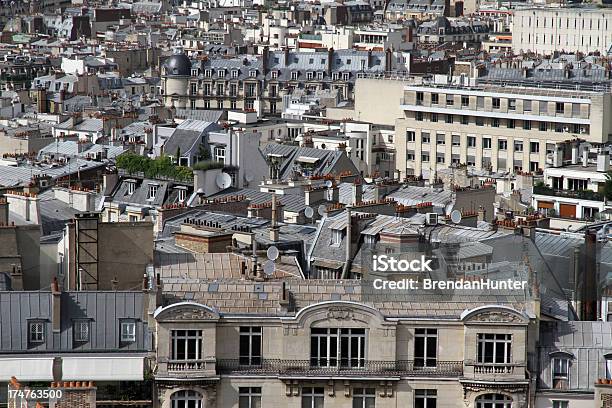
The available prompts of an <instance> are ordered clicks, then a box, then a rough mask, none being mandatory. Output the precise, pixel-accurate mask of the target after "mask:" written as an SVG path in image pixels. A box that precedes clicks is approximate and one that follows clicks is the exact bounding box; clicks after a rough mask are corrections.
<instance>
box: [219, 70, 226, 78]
mask: <svg viewBox="0 0 612 408" xmlns="http://www.w3.org/2000/svg"><path fill="white" fill-rule="evenodd" d="M217 76H218V77H219V78H225V70H224V69H220V70H218V71H217Z"/></svg>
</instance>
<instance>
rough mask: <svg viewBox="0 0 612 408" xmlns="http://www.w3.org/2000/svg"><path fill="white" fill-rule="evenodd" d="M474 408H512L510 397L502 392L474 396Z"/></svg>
mask: <svg viewBox="0 0 612 408" xmlns="http://www.w3.org/2000/svg"><path fill="white" fill-rule="evenodd" d="M476 408H512V398H510V397H509V396H507V395H504V394H485V395H481V396H479V397H478V398H476Z"/></svg>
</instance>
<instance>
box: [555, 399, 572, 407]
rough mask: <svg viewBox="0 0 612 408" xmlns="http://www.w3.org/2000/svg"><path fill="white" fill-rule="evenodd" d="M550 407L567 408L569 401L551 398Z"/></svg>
mask: <svg viewBox="0 0 612 408" xmlns="http://www.w3.org/2000/svg"><path fill="white" fill-rule="evenodd" d="M552 403H553V405H552V408H569V401H561V400H553V402H552Z"/></svg>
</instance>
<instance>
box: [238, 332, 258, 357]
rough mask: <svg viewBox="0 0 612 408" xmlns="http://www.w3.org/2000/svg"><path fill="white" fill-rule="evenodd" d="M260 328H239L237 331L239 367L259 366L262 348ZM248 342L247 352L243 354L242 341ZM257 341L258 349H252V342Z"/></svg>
mask: <svg viewBox="0 0 612 408" xmlns="http://www.w3.org/2000/svg"><path fill="white" fill-rule="evenodd" d="M262 331H263V330H262V328H261V327H260V326H241V327H240V329H239V339H240V342H239V355H238V358H239V361H240V365H248V366H250V365H261V363H262V356H261V354H262V348H263V343H262V340H263V336H262ZM243 338H246V339H247V340H248V350H247V351H246V352H245V353H243V350H242V339H243ZM256 338H257V339H259V349H258V350H256V347H254V344H253V340H254V339H256Z"/></svg>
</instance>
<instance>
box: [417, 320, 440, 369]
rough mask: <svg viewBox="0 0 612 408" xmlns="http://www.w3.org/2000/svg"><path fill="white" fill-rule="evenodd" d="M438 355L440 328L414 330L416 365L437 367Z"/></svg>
mask: <svg viewBox="0 0 612 408" xmlns="http://www.w3.org/2000/svg"><path fill="white" fill-rule="evenodd" d="M437 356H438V330H437V329H415V330H414V366H415V367H435V366H436V364H437Z"/></svg>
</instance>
